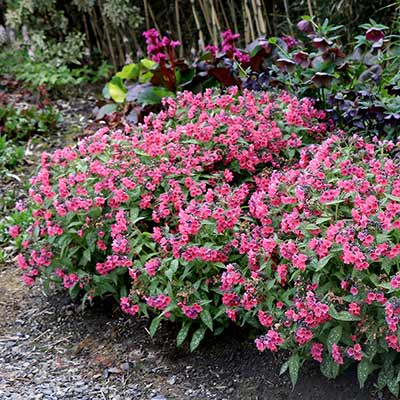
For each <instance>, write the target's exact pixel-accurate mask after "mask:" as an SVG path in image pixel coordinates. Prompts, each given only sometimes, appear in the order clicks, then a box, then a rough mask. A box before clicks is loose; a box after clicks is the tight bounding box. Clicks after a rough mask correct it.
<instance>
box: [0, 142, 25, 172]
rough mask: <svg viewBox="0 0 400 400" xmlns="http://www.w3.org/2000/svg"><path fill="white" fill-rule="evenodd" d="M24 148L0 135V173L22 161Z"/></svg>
mask: <svg viewBox="0 0 400 400" xmlns="http://www.w3.org/2000/svg"><path fill="white" fill-rule="evenodd" d="M24 154H25V148H24V147H23V146H18V145H16V144H14V143H12V142H10V141H8V140H7V138H6V137H5V136H0V175H4V174H6V173H7V170H9V169H13V168H15V167H17V166H18V165H19V164H21V163H22V161H23V159H24Z"/></svg>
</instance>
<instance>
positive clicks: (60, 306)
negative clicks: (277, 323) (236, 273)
mask: <svg viewBox="0 0 400 400" xmlns="http://www.w3.org/2000/svg"><path fill="white" fill-rule="evenodd" d="M0 299H1V301H0V399H1V400H3V399H4V400H5V399H18V400H19V399H21V400H22V399H23V400H25V399H26V400H30V399H32V400H33V399H46V400H47V399H48V400H53V399H71V400H72V399H87V400H97V399H98V400H104V399H113V400H117V399H119V400H125V399H149V400H150V399H151V400H163V399H177V400H183V399H191V398H192V399H221V400H222V399H227V400H229V399H246V400H247V399H271V400H284V399H291V400H292V399H293V400H294V399H305V400H322V399H324V400H341V399H343V400H352V399H354V400H355V399H357V400H365V399H371V400H372V399H374V400H377V399H390V397H389V396H384V395H383V394H380V393H377V392H376V391H374V389H373V384H372V383H368V384H367V386H366V388H365V389H364V390H362V391H361V390H359V388H358V385H357V381H356V374H355V371H353V370H349V371H347V372H346V373H345V374H344V375H343V376H341V377H340V378H339V379H337V380H336V381H328V380H327V379H326V378H324V377H323V376H322V375H321V374H320V373H319V372H318V370H317V369H316V368H315V367H314V366H313V365H308V366H306V368H305V371H303V372H302V374H301V376H300V380H299V382H298V384H297V386H296V387H295V389H294V390H292V388H291V385H290V383H289V380H288V378H287V376H286V375H285V376H282V377H280V376H279V369H280V365H281V363H282V356H281V355H275V354H271V353H265V354H260V353H259V352H258V351H257V350H256V349H255V346H254V343H253V342H252V340H250V339H248V338H247V335H246V334H245V333H244V332H240V331H237V330H232V331H230V332H228V333H226V334H225V335H224V336H220V337H218V338H212V337H210V338H208V339H207V340H206V341H205V343H204V344H203V345H202V346H201V347H200V349H199V350H198V351H196V352H194V353H190V352H189V351H188V350H187V348H183V349H177V348H176V347H175V334H176V330H177V327H176V326H174V325H171V324H165V325H163V326H162V327H161V330H160V332H159V333H158V335H157V336H156V337H155V338H154V339H152V338H151V337H150V335H149V333H148V330H147V326H148V320H146V319H144V318H139V319H137V318H136V319H135V318H129V317H126V316H124V315H122V314H121V313H120V312H119V310H118V307H116V306H115V305H113V304H112V303H110V304H108V303H107V302H103V303H102V304H98V305H96V306H94V307H92V308H89V309H86V310H82V309H81V307H80V305H79V304H75V303H72V302H71V301H70V300H69V298H68V297H66V296H65V295H64V294H63V293H60V292H59V293H57V292H52V293H51V294H50V295H46V294H45V293H43V292H42V291H41V289H40V287H39V286H35V287H34V288H31V289H27V288H26V287H24V286H23V284H22V283H21V281H20V277H19V272H18V271H17V269H16V268H15V267H13V266H12V265H10V266H8V267H4V266H3V267H2V269H1V271H0Z"/></svg>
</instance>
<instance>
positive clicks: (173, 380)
mask: <svg viewBox="0 0 400 400" xmlns="http://www.w3.org/2000/svg"><path fill="white" fill-rule="evenodd" d="M167 382H168V383H169V384H170V385H174V384H175V382H176V376H175V375H172V376H171V378H169V379H168V380H167Z"/></svg>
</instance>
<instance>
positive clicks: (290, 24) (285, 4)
mask: <svg viewBox="0 0 400 400" xmlns="http://www.w3.org/2000/svg"><path fill="white" fill-rule="evenodd" d="M283 5H284V6H285V15H286V21H287V22H288V25H289V31H290V34H291V35H292V36H293V35H294V32H293V24H292V21H291V20H290V16H289V6H288V2H287V0H283Z"/></svg>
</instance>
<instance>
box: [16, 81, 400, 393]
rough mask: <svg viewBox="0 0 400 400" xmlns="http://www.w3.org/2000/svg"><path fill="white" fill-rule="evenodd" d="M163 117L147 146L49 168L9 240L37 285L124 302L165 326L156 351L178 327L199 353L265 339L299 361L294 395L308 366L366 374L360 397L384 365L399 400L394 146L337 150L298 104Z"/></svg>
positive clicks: (128, 133)
mask: <svg viewBox="0 0 400 400" xmlns="http://www.w3.org/2000/svg"><path fill="white" fill-rule="evenodd" d="M164 103H165V104H164V105H165V111H162V112H160V113H159V114H158V115H154V114H151V115H150V116H149V117H146V118H145V121H144V123H143V124H142V125H140V126H139V127H137V128H135V129H134V130H132V129H131V128H130V127H128V126H127V127H125V129H124V130H117V131H115V132H109V130H108V128H103V129H100V130H99V131H98V132H97V133H95V134H94V135H93V136H90V137H87V138H85V139H83V140H82V141H81V142H80V143H79V144H78V146H77V147H75V148H71V147H67V148H64V149H62V150H57V151H55V152H54V153H53V154H47V153H44V154H43V156H42V165H41V169H40V171H39V173H38V175H37V176H36V177H34V178H33V179H32V181H31V189H30V200H29V204H28V207H27V209H26V210H25V211H22V212H24V213H27V214H29V215H31V217H32V223H31V225H30V226H29V227H20V226H14V227H13V228H12V230H11V231H10V234H11V235H12V236H13V237H15V239H16V241H17V243H19V245H20V247H21V252H20V254H19V255H18V264H19V266H20V268H21V269H22V270H23V271H24V279H25V281H26V282H27V283H28V284H32V283H33V282H34V281H35V280H36V279H38V278H42V279H43V280H44V281H46V282H48V281H55V282H59V283H62V284H63V285H64V287H66V288H68V289H69V290H70V293H71V295H72V296H77V295H78V294H79V293H82V295H83V301H88V300H91V299H93V298H94V297H95V296H105V295H113V296H114V297H115V298H116V300H118V301H119V302H120V305H121V308H122V310H123V311H124V312H126V313H128V314H130V315H135V314H137V313H142V314H145V315H148V314H149V312H151V313H152V315H153V316H154V317H153V320H152V322H151V325H150V333H151V334H152V335H153V334H155V333H156V331H157V328H158V326H159V324H160V322H161V321H162V320H163V319H165V318H168V319H170V320H173V321H180V322H181V323H182V328H181V330H180V332H179V334H178V337H177V344H178V345H181V344H182V343H183V342H184V341H185V339H186V338H187V337H188V336H189V334H190V333H191V339H190V348H191V349H192V350H194V349H195V348H196V347H197V346H198V345H199V343H200V341H201V340H202V338H203V337H204V335H205V333H206V331H207V330H211V331H213V332H214V334H218V333H220V332H221V331H222V330H223V329H224V328H226V326H227V324H228V322H229V321H235V322H237V323H239V324H241V325H244V324H251V325H253V326H256V327H258V328H259V329H260V330H261V329H264V330H266V332H265V333H264V335H262V336H260V337H258V338H257V339H256V346H257V347H258V349H259V350H260V351H264V350H265V349H269V350H271V351H277V350H278V349H279V348H283V349H288V350H289V351H290V352H291V354H292V356H291V357H290V359H289V360H288V362H287V363H286V364H285V365H284V368H283V369H284V370H285V368H286V369H289V372H290V375H291V378H292V381H293V382H295V381H296V379H297V374H298V371H299V368H300V366H301V364H302V363H303V362H304V360H306V359H314V360H316V361H317V362H320V363H321V370H322V372H323V373H324V374H325V375H326V376H328V377H331V378H333V377H335V376H336V375H337V374H338V373H339V370H340V368H342V365H345V364H348V363H350V362H352V361H358V362H359V379H360V383H361V384H363V383H364V382H365V379H366V378H367V376H368V374H369V373H370V372H372V371H373V370H374V369H375V368H376V365H382V369H381V371H383V372H381V374H380V375H379V377H380V378H379V385H380V386H381V387H383V386H385V385H387V386H388V387H389V389H390V390H392V391H393V392H396V388H397V389H398V381H397V376H398V372H399V368H398V365H397V364H396V360H395V356H394V355H395V354H396V352H397V351H399V350H400V345H399V342H398V339H397V333H398V327H397V325H398V315H399V314H400V307H399V304H398V300H397V297H396V295H398V290H399V288H400V278H399V276H398V275H397V269H398V260H399V254H400V245H399V239H400V235H399V227H400V222H399V214H400V179H399V165H398V161H393V160H392V159H390V158H389V157H388V156H386V155H385V152H386V151H391V150H392V147H393V144H391V143H385V144H382V145H376V146H375V145H372V144H367V143H366V142H364V141H363V140H362V139H360V138H358V137H351V138H345V137H344V134H342V133H340V132H339V133H337V134H336V135H331V136H329V137H327V133H328V131H329V130H330V124H329V123H327V122H324V120H323V119H324V117H325V114H324V113H323V112H321V111H317V110H316V109H315V108H314V107H313V104H312V102H311V101H310V100H308V99H303V100H297V99H296V98H293V97H291V96H290V95H288V94H287V93H285V92H282V93H280V94H279V95H272V94H269V93H256V92H249V91H244V93H243V94H242V95H238V91H237V88H231V89H229V90H228V92H227V93H225V94H218V93H217V94H215V93H213V92H212V91H211V90H207V91H206V92H205V93H204V94H197V95H194V94H192V93H190V92H184V93H180V94H178V96H177V99H176V100H173V99H171V98H169V99H165V100H164ZM24 232H26V233H24ZM389 351H390V353H389ZM383 357H384V359H383ZM382 360H383V361H382Z"/></svg>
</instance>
